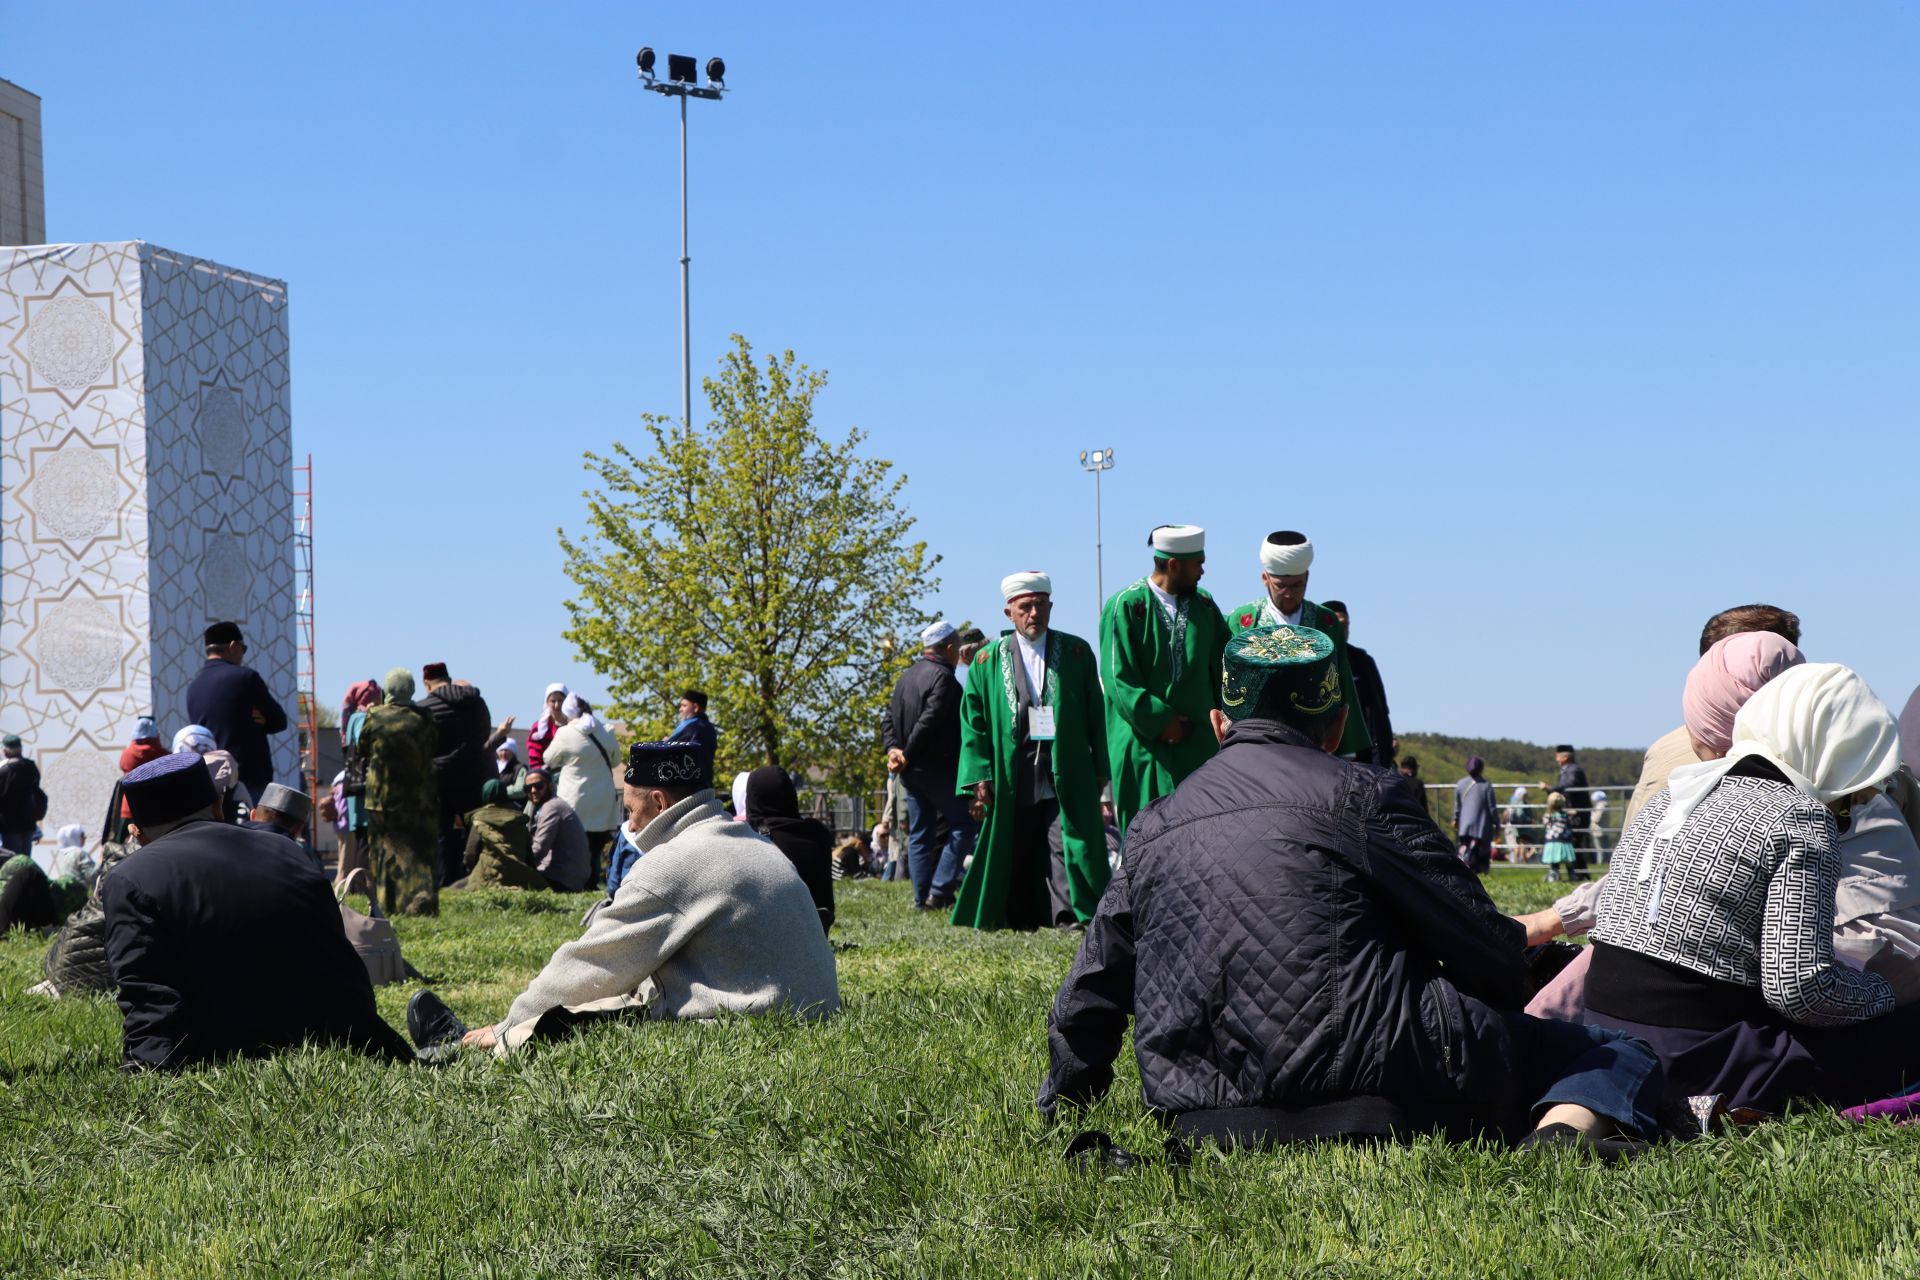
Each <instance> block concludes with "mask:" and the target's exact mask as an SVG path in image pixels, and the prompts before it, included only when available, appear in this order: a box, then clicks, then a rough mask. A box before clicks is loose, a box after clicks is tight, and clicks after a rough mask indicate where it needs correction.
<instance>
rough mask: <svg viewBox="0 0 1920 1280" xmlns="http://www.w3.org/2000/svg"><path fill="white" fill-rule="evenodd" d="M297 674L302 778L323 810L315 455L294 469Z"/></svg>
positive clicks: (294, 583) (314, 805)
mask: <svg viewBox="0 0 1920 1280" xmlns="http://www.w3.org/2000/svg"><path fill="white" fill-rule="evenodd" d="M293 483H294V490H293V501H294V513H293V590H294V599H295V606H294V635H293V642H294V653H295V657H294V663H295V667H294V674H295V681H296V683H297V684H298V693H297V696H298V700H299V706H300V723H299V731H300V781H301V783H302V784H303V785H304V787H305V789H306V792H307V794H308V795H309V796H310V797H312V799H313V811H314V812H315V813H316V814H317V813H318V812H319V811H320V784H321V778H320V702H319V699H318V698H317V697H316V694H317V692H318V689H319V681H318V679H317V678H316V677H315V674H314V643H313V630H314V629H313V455H312V454H308V455H307V460H306V462H305V463H304V464H302V465H300V466H297V467H295V468H294V469H293Z"/></svg>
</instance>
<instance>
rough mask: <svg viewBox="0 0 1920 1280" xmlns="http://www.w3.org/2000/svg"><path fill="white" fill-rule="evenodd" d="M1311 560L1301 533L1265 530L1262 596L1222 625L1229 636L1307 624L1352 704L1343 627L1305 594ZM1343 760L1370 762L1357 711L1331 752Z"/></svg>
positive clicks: (1369, 738)
mask: <svg viewBox="0 0 1920 1280" xmlns="http://www.w3.org/2000/svg"><path fill="white" fill-rule="evenodd" d="M1312 564H1313V544H1312V543H1311V542H1308V541H1307V535H1305V534H1304V533H1298V532H1296V531H1294V530H1292V529H1281V530H1278V531H1276V532H1274V533H1270V534H1268V535H1267V537H1266V541H1264V542H1262V543H1261V544H1260V581H1261V583H1262V584H1264V585H1265V587H1266V589H1267V594H1266V598H1265V599H1261V600H1254V601H1251V602H1250V603H1247V604H1243V605H1241V606H1240V607H1239V608H1238V609H1235V610H1234V611H1233V612H1232V613H1230V614H1228V615H1227V626H1228V627H1229V628H1230V629H1231V630H1232V633H1233V634H1234V635H1236V636H1237V635H1239V634H1240V633H1241V632H1242V631H1251V630H1253V629H1254V628H1255V627H1279V626H1289V627H1311V628H1313V629H1314V630H1315V631H1320V632H1324V633H1325V634H1326V635H1327V636H1328V638H1330V639H1331V640H1332V641H1333V648H1334V660H1335V666H1337V667H1338V668H1339V671H1340V696H1341V698H1342V699H1344V700H1345V705H1347V706H1349V707H1356V706H1358V705H1360V704H1359V697H1358V695H1357V694H1356V692H1355V691H1354V686H1353V667H1352V666H1351V665H1350V664H1349V663H1348V661H1347V629H1346V628H1345V627H1343V626H1341V625H1340V619H1338V618H1336V617H1334V616H1333V614H1332V613H1330V612H1328V611H1327V610H1325V609H1323V608H1321V607H1320V606H1319V605H1317V604H1315V603H1314V602H1313V601H1311V600H1309V599H1307V570H1308V569H1309V568H1310V567H1311V566H1312ZM1336 754H1338V755H1341V756H1344V757H1346V758H1347V759H1349V760H1360V761H1364V762H1368V763H1371V762H1372V760H1373V735H1372V734H1370V733H1368V732H1367V725H1366V721H1365V719H1364V718H1363V717H1361V716H1358V715H1350V716H1348V717H1347V730H1346V733H1345V734H1344V735H1343V736H1342V737H1341V739H1340V750H1339V751H1338V752H1337V753H1336Z"/></svg>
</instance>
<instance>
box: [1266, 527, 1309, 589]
mask: <svg viewBox="0 0 1920 1280" xmlns="http://www.w3.org/2000/svg"><path fill="white" fill-rule="evenodd" d="M1312 565H1313V544H1312V543H1311V542H1308V541H1307V540H1306V539H1305V538H1302V539H1301V540H1300V541H1298V542H1290V543H1289V542H1275V541H1274V540H1273V535H1272V534H1268V535H1267V539H1266V541H1265V542H1262V543H1261V544H1260V567H1261V568H1262V569H1264V570H1266V571H1267V572H1268V573H1270V574H1272V575H1273V576H1274V577H1276V578H1287V577H1291V576H1292V575H1294V574H1296V573H1305V572H1306V571H1307V570H1308V569H1309V568H1310V567H1312Z"/></svg>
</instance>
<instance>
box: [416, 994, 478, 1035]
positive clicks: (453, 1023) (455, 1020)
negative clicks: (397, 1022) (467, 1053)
mask: <svg viewBox="0 0 1920 1280" xmlns="http://www.w3.org/2000/svg"><path fill="white" fill-rule="evenodd" d="M465 1034H467V1024H466V1023H464V1022H462V1021H460V1019H459V1017H458V1016H457V1015H456V1014H455V1013H454V1011H453V1010H451V1009H449V1008H447V1002H446V1001H444V1000H442V999H441V998H440V997H439V996H437V995H435V994H433V992H431V991H424V990H423V991H416V992H414V995H413V999H411V1000H409V1001H407V1036H408V1038H409V1039H411V1040H412V1041H413V1047H414V1048H416V1049H431V1048H433V1047H435V1046H436V1045H443V1044H451V1043H454V1042H457V1041H458V1040H459V1039H460V1037H461V1036H464V1035H465Z"/></svg>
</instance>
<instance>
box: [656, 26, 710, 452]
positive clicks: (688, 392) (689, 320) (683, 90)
mask: <svg viewBox="0 0 1920 1280" xmlns="http://www.w3.org/2000/svg"><path fill="white" fill-rule="evenodd" d="M641 57H642V59H643V61H642V62H641V63H640V80H641V83H642V84H643V85H644V86H645V87H646V88H648V89H651V90H653V91H654V92H655V93H658V94H661V95H663V96H665V97H669V98H678V99H680V421H681V424H682V426H683V428H684V430H685V431H686V433H687V434H688V435H692V434H693V282H692V279H691V277H692V263H693V259H692V258H691V257H689V256H688V254H687V99H688V98H706V99H708V100H709V101H712V102H718V101H720V95H722V94H723V93H725V92H726V85H725V84H724V82H723V81H722V80H721V78H720V76H719V74H718V72H719V70H720V67H721V63H720V60H719V59H718V58H714V59H711V60H710V61H709V62H708V64H707V74H708V76H709V82H708V83H707V84H705V85H701V84H698V83H696V82H695V81H694V80H693V79H692V78H689V79H685V80H661V79H658V78H656V77H655V76H654V73H653V66H654V63H653V61H652V57H653V51H652V50H650V49H646V50H642V51H641ZM689 61H691V60H689ZM671 62H672V59H669V64H671ZM692 75H693V73H692V72H691V71H690V72H689V77H691V76H692Z"/></svg>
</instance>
